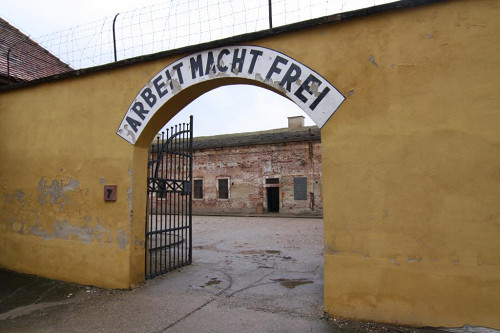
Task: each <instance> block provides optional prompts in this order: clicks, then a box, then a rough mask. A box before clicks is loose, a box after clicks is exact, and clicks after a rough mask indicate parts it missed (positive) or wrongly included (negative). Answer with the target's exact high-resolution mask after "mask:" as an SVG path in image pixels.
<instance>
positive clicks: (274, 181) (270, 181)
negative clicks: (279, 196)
mask: <svg viewBox="0 0 500 333" xmlns="http://www.w3.org/2000/svg"><path fill="white" fill-rule="evenodd" d="M279 183H280V179H279V178H266V184H279Z"/></svg>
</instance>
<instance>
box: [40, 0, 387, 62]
mask: <svg viewBox="0 0 500 333" xmlns="http://www.w3.org/2000/svg"><path fill="white" fill-rule="evenodd" d="M360 1H362V2H364V3H362V4H361V7H369V6H375V5H377V4H380V3H386V2H392V1H395V0H357V1H356V4H357V7H354V6H353V4H354V2H353V1H352V0H272V1H269V0H253V1H248V0H246V1H245V0H169V1H164V2H162V3H158V4H155V5H151V6H148V7H142V8H137V9H134V10H131V11H128V12H124V13H117V15H116V16H114V17H105V18H104V19H102V20H98V21H94V22H90V23H88V24H84V25H80V26H76V27H72V28H69V29H66V30H62V31H57V32H54V33H50V34H47V35H44V36H40V37H37V38H35V40H36V41H37V42H38V44H40V45H41V46H43V47H44V48H45V49H46V50H48V51H49V52H51V53H52V54H54V55H55V56H56V57H58V58H59V59H60V60H61V61H62V62H64V63H66V64H68V65H69V66H70V67H71V68H73V69H81V68H88V67H94V66H98V65H103V64H107V63H111V62H113V61H115V58H116V59H117V60H122V59H128V58H132V57H137V56H141V55H145V54H153V53H156V52H161V51H166V50H171V49H176V48H180V47H183V46H189V45H195V44H200V43H204V42H208V41H213V40H218V39H222V38H226V37H231V36H236V35H240V34H245V33H251V32H256V31H260V30H265V29H268V28H269V24H270V20H269V13H270V11H269V6H270V4H271V5H272V7H271V8H272V24H273V27H277V26H282V25H286V24H291V23H295V22H299V21H304V20H309V19H313V18H317V17H322V16H326V15H331V14H336V13H340V12H344V11H348V10H352V9H356V8H359V7H360ZM115 48H116V53H115Z"/></svg>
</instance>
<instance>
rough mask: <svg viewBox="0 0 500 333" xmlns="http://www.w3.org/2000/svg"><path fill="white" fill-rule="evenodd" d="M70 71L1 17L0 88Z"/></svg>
mask: <svg viewBox="0 0 500 333" xmlns="http://www.w3.org/2000/svg"><path fill="white" fill-rule="evenodd" d="M7 58H8V60H7ZM72 70H73V69H72V68H71V67H70V66H68V65H67V64H65V63H64V62H62V61H61V60H59V59H58V58H57V57H56V56H54V55H53V54H51V53H50V52H49V51H47V50H46V49H44V48H43V47H42V46H40V45H38V44H37V43H36V42H35V41H33V40H32V39H31V38H29V37H28V36H26V35H25V34H23V33H22V32H21V31H19V30H18V29H16V28H15V27H13V26H12V25H10V24H9V23H8V22H7V21H5V20H4V19H2V18H0V85H2V84H7V83H9V82H10V83H13V82H23V81H31V80H35V79H39V78H42V77H46V76H52V75H56V74H60V73H64V72H69V71H72Z"/></svg>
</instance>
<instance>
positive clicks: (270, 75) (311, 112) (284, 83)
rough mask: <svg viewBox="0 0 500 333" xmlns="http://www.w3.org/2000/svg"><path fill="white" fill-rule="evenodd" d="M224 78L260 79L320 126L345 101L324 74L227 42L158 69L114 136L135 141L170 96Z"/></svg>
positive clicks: (264, 51)
mask: <svg viewBox="0 0 500 333" xmlns="http://www.w3.org/2000/svg"><path fill="white" fill-rule="evenodd" d="M225 77H234V78H244V79H249V80H253V81H259V82H261V83H264V84H266V85H268V86H270V87H272V88H274V89H277V90H279V91H281V92H282V93H283V94H285V95H286V96H287V97H288V98H289V99H291V100H292V101H293V102H295V104H297V105H298V106H299V107H300V108H302V110H304V112H305V113H306V114H307V115H308V116H309V117H311V119H312V120H313V121H314V123H315V124H316V125H318V127H319V128H321V127H323V125H324V124H325V123H326V122H327V120H328V119H329V118H330V117H331V116H332V115H333V113H334V112H335V110H337V108H338V107H339V106H340V104H342V102H343V101H344V99H345V97H344V96H343V95H342V94H341V93H340V92H339V91H338V90H337V89H336V88H335V87H334V86H333V85H332V84H331V83H330V82H328V81H327V80H326V79H325V78H323V77H321V76H320V75H319V74H318V73H316V72H314V71H313V70H311V69H310V68H309V67H307V66H305V65H304V64H302V63H300V62H298V61H296V60H294V59H292V58H290V57H288V56H286V55H284V54H282V53H280V52H276V51H274V50H271V49H268V48H264V47H259V46H242V45H238V46H228V47H222V48H218V49H212V50H206V51H202V52H199V53H195V54H192V55H190V56H187V57H184V58H182V59H180V60H178V61H176V62H174V63H172V64H170V65H168V66H167V67H165V68H164V69H162V70H161V71H160V72H159V73H158V74H156V75H155V76H154V77H153V78H152V79H151V81H149V82H148V83H147V84H146V85H145V86H144V87H143V88H142V89H141V91H140V92H139V94H138V95H137V96H136V98H135V99H134V101H133V102H132V104H130V107H129V108H128V110H127V113H126V114H125V117H123V120H122V122H121V124H120V127H119V128H118V131H117V134H118V135H119V136H121V137H122V138H124V139H125V140H127V141H128V142H130V143H131V144H135V142H136V140H137V138H138V137H139V136H140V135H141V133H142V130H143V129H144V127H146V124H147V123H148V121H149V120H150V119H151V117H152V116H153V115H154V114H155V113H156V112H157V111H158V110H159V109H160V107H161V106H162V105H164V104H165V103H166V102H167V101H168V100H169V99H170V98H172V97H173V96H174V95H175V94H177V93H179V92H180V91H182V90H183V89H185V88H187V87H189V86H192V85H195V84H197V83H200V82H204V81H208V80H214V79H219V78H225Z"/></svg>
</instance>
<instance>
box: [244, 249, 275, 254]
mask: <svg viewBox="0 0 500 333" xmlns="http://www.w3.org/2000/svg"><path fill="white" fill-rule="evenodd" d="M238 253H239V254H281V251H278V250H247V251H240V252H238Z"/></svg>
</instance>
